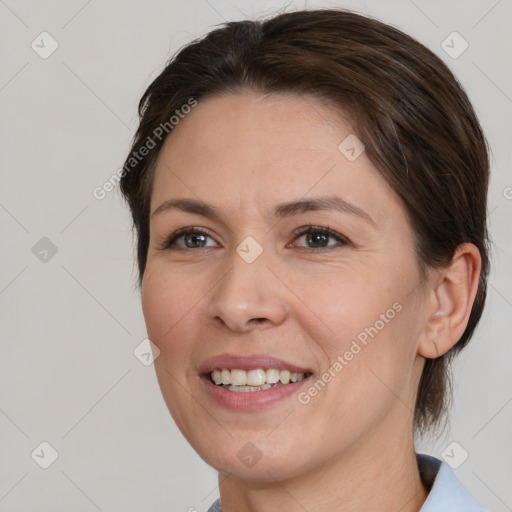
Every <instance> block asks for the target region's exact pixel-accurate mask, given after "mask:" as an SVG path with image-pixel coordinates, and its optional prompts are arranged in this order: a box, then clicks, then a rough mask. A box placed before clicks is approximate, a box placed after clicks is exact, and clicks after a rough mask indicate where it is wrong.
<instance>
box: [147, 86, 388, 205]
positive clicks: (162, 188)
mask: <svg viewBox="0 0 512 512" xmlns="http://www.w3.org/2000/svg"><path fill="white" fill-rule="evenodd" d="M355 137H356V136H355V134H354V133H353V129H352V126H351V123H350V120H349V117H348V116H347V115H345V114H344V113H343V112H342V111H341V110H340V109H337V110H335V109H333V108H331V107H329V106H328V105H327V104H326V103H325V102H323V101H320V100H319V99H317V98H314V97H306V96H299V95H292V94H272V95H265V96H263V95H260V94H255V93H249V92H240V93H237V94H226V95H222V96H217V97H210V98H207V99H205V100H200V101H199V102H198V105H197V106H196V107H195V108H194V109H193V110H192V111H191V113H190V114H188V115H187V116H185V118H184V119H182V120H181V121H180V122H179V124H178V125H177V126H176V127H175V128H174V129H173V131H172V132H171V134H170V135H169V136H168V137H167V140H166V141H165V143H164V145H163V147H162V149H161V152H160V155H159V158H158V161H157V166H156V171H155V179H154V184H153V194H152V200H151V209H152V211H153V210H154V209H155V207H158V205H159V204H160V203H161V202H162V201H165V200H168V199H169V198H170V197H184V196H185V197H189V198H196V199H197V198H204V199H205V200H206V199H209V200H208V202H212V201H213V202H215V203H217V204H219V205H220V207H223V206H225V207H226V208H227V207H228V206H229V205H236V207H237V209H238V211H240V209H241V208H243V207H245V208H247V209H250V208H251V206H250V205H251V203H258V204H259V205H260V209H262V210H265V211H266V210H268V208H270V207H271V206H272V205H274V204H276V203H280V202H283V201H284V200H287V199H290V200H291V199H296V198H299V197H306V196H307V195H308V194H310V195H326V194H331V193H333V192H334V193H339V195H341V196H343V198H344V199H346V200H347V201H350V202H352V203H354V202H357V203H358V204H359V206H361V207H362V208H365V207H371V209H372V210H373V211H374V212H376V213H378V212H377V211H376V210H378V209H379V207H380V208H382V205H380V203H379V201H376V199H375V198H376V196H380V197H381V198H382V200H383V201H381V202H382V203H386V202H388V200H389V199H392V200H394V199H395V198H394V197H393V193H392V191H390V190H389V188H388V187H387V185H386V184H385V182H384V181H383V179H382V178H381V177H380V175H379V174H378V173H377V172H376V170H375V168H374V167H373V165H372V164H371V162H370V161H369V159H368V158H367V156H366V155H365V153H364V151H363V153H362V154H361V155H360V156H359V157H358V158H356V159H349V158H347V153H346V152H344V150H346V147H345V146H346V145H347V144H346V143H345V142H344V141H346V140H348V141H349V142H350V143H351V144H352V145H354V141H355V143H356V144H357V140H358V139H356V138H355ZM340 145H341V147H340ZM355 149H356V150H360V149H361V148H359V147H355ZM348 156H351V155H350V154H348Z"/></svg>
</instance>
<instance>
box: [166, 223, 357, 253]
mask: <svg viewBox="0 0 512 512" xmlns="http://www.w3.org/2000/svg"><path fill="white" fill-rule="evenodd" d="M306 234H319V235H328V236H330V237H332V238H334V239H335V240H336V241H337V242H338V243H339V245H338V246H330V247H301V249H309V251H311V252H313V253H319V252H325V251H329V250H332V249H335V248H336V247H340V246H345V245H348V244H350V241H349V240H348V239H347V238H345V237H343V236H341V235H340V234H339V233H337V232H336V231H333V230H332V229H330V228H328V227H327V228H325V227H321V226H305V227H302V228H299V229H297V230H295V231H294V233H293V235H294V237H295V238H294V240H295V239H297V238H300V237H301V236H303V235H306ZM185 235H205V236H208V237H210V233H209V232H208V231H207V230H206V229H203V228H190V227H187V228H182V229H179V230H178V231H176V232H174V233H173V234H172V235H171V236H169V237H168V238H167V239H166V240H165V241H164V243H163V246H162V247H161V249H163V250H169V251H180V250H181V251H200V250H201V249H208V248H209V247H197V248H195V249H194V248H182V247H179V248H177V249H176V248H174V247H173V246H174V244H175V243H176V241H177V240H178V239H179V238H182V237H183V236H185ZM210 238H211V237H210Z"/></svg>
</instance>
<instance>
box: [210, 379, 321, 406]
mask: <svg viewBox="0 0 512 512" xmlns="http://www.w3.org/2000/svg"><path fill="white" fill-rule="evenodd" d="M311 377H312V376H311V375H310V376H309V377H306V378H305V379H303V380H301V381H299V382H290V384H285V385H283V386H274V387H273V388H269V389H263V390H262V391H247V392H241V391H229V389H226V388H224V387H221V386H216V385H215V384H214V383H213V382H212V381H211V380H210V377H209V376H208V375H201V383H202V384H203V387H204V389H205V390H206V392H207V393H208V394H209V395H210V396H211V397H212V398H213V399H214V400H215V401H216V402H217V403H218V404H219V405H222V406H223V407H225V408H226V409H231V410H234V411H254V410H256V409H262V408H265V407H268V406H270V405H272V404H274V403H276V402H280V401H281V400H284V399H285V398H288V397H289V396H291V395H293V394H295V393H297V392H298V391H299V389H300V388H301V387H302V386H304V385H305V384H307V383H308V381H309V379H310V378H311Z"/></svg>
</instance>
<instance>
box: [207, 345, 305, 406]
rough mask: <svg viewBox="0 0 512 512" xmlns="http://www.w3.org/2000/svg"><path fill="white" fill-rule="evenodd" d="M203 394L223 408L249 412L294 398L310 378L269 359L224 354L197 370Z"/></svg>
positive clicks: (302, 370)
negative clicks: (204, 392) (205, 393)
mask: <svg viewBox="0 0 512 512" xmlns="http://www.w3.org/2000/svg"><path fill="white" fill-rule="evenodd" d="M198 373H199V375H200V377H201V382H202V384H203V388H204V390H205V391H206V392H207V394H208V395H209V396H210V397H211V398H213V400H214V401H215V402H216V403H217V404H218V405H221V406H223V407H224V408H227V409H231V410H238V411H252V410H257V409H259V408H266V407H269V406H271V405H272V404H275V403H276V402H280V401H282V400H284V399H285V398H287V397H290V396H292V395H294V394H296V393H297V392H298V391H299V390H300V389H301V388H302V387H303V386H305V385H307V383H308V382H309V381H310V379H311V377H312V376H313V372H312V371H311V369H309V368H305V367H301V366H298V365H295V364H293V363H290V362H287V361H284V360H282V359H276V358H274V357H270V356H262V355H252V356H247V355H244V356H237V355H231V354H223V355H220V356H217V357H214V358H211V359H209V360H208V361H206V362H204V363H203V364H202V365H201V366H200V367H199V368H198Z"/></svg>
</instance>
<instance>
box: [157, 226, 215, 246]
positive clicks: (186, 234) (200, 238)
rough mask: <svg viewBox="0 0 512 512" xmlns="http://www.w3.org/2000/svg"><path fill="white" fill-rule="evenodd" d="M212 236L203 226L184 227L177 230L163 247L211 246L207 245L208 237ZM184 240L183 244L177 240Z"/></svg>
mask: <svg viewBox="0 0 512 512" xmlns="http://www.w3.org/2000/svg"><path fill="white" fill-rule="evenodd" d="M208 238H211V237H210V235H209V232H208V231H207V230H206V229H202V228H183V229H179V230H178V231H175V232H174V233H173V234H172V235H171V236H170V237H169V238H167V239H166V240H165V242H164V244H163V247H162V249H169V250H180V249H183V250H186V249H203V248H205V247H211V246H207V245H205V242H206V239H208ZM179 241H183V243H184V245H183V244H179V243H177V242H179Z"/></svg>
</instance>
